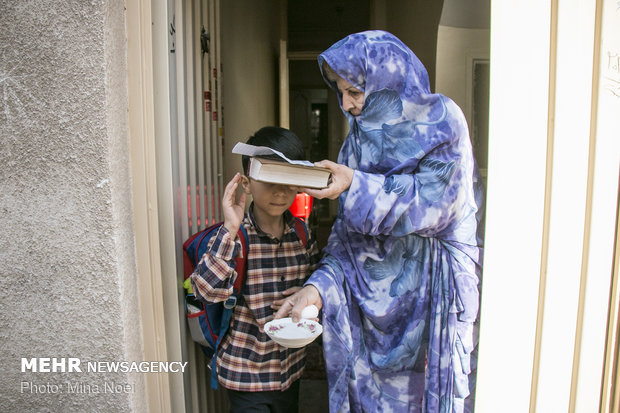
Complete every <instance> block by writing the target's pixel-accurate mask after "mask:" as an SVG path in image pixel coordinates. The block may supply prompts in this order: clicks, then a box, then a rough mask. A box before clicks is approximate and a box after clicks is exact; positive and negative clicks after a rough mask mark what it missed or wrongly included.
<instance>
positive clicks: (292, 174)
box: [232, 143, 331, 189]
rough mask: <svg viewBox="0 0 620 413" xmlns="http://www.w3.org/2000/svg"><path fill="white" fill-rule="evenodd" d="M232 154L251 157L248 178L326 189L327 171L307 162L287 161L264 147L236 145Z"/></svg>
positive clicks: (282, 156)
mask: <svg viewBox="0 0 620 413" xmlns="http://www.w3.org/2000/svg"><path fill="white" fill-rule="evenodd" d="M232 152H233V153H237V154H240V155H247V156H250V157H251V159H250V166H249V168H248V176H249V177H250V178H252V179H255V180H257V181H261V182H268V183H274V184H281V185H292V186H300V187H303V188H317V189H321V188H325V187H327V185H328V183H329V178H330V176H331V171H330V170H329V169H326V168H319V167H317V166H314V164H313V163H312V162H308V161H297V160H291V159H288V158H287V157H286V156H284V155H283V154H282V153H280V152H278V151H276V150H273V149H271V148H267V147H264V146H253V145H248V144H245V143H237V144H236V145H235V147H234V148H233V150H232ZM261 155H262V156H266V155H277V156H278V157H279V158H280V159H281V160H275V159H266V158H264V157H261Z"/></svg>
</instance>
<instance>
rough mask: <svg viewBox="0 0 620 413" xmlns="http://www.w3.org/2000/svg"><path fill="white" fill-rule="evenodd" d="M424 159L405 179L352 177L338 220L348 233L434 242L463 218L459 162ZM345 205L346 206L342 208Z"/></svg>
mask: <svg viewBox="0 0 620 413" xmlns="http://www.w3.org/2000/svg"><path fill="white" fill-rule="evenodd" d="M440 159H441V157H438V158H435V159H432V158H430V157H426V158H424V159H422V160H421V161H420V163H419V164H418V166H417V168H416V170H415V171H414V172H413V173H409V174H397V175H391V176H388V177H386V176H384V175H379V174H372V173H366V172H360V171H355V173H354V175H353V180H352V182H351V186H350V188H349V190H348V191H347V192H346V193H345V194H344V195H345V196H344V200H341V203H342V204H343V206H344V207H343V211H342V214H341V217H342V219H343V220H344V223H345V225H346V226H347V228H348V229H349V230H350V231H354V232H359V233H362V234H368V235H372V236H377V235H382V234H386V235H395V236H402V235H407V234H411V233H416V234H418V235H421V236H429V237H432V236H438V235H439V234H440V233H441V232H442V231H443V230H445V229H447V228H449V227H450V226H451V225H452V224H453V223H454V222H455V221H457V220H458V219H459V215H460V214H462V213H463V212H465V209H464V208H465V207H466V205H465V203H466V200H467V199H468V198H469V197H468V196H467V194H466V191H467V188H466V185H465V183H464V180H463V176H464V173H463V170H462V167H461V165H460V162H459V159H458V158H452V159H450V160H448V161H443V160H440ZM343 201H344V202H343Z"/></svg>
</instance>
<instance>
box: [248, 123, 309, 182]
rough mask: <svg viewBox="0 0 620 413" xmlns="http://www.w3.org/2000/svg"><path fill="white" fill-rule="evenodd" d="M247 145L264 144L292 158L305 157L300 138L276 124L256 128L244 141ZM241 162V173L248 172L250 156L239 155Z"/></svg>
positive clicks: (277, 157) (274, 157) (273, 157)
mask: <svg viewBox="0 0 620 413" xmlns="http://www.w3.org/2000/svg"><path fill="white" fill-rule="evenodd" d="M246 143H247V144H248V145H254V146H266V147H268V148H271V149H275V150H276V151H278V152H281V153H282V154H283V155H284V156H286V157H287V158H289V159H292V160H301V159H306V153H305V150H304V145H303V144H302V143H301V140H299V138H298V137H297V135H295V134H294V133H293V132H291V131H290V130H288V129H284V128H279V127H277V126H265V127H264V128H262V129H260V130H258V131H257V132H256V133H255V134H254V135H253V136H250V138H249V139H248V141H247V142H246ZM261 157H263V158H272V159H281V158H280V157H279V156H277V155H272V156H261ZM241 163H242V164H243V173H244V174H246V175H247V174H248V167H249V165H250V157H249V156H246V155H243V156H242V157H241Z"/></svg>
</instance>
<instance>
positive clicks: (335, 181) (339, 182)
mask: <svg viewBox="0 0 620 413" xmlns="http://www.w3.org/2000/svg"><path fill="white" fill-rule="evenodd" d="M314 166H320V167H322V168H327V169H329V170H330V171H332V180H331V182H330V184H329V185H328V186H327V188H324V189H312V188H300V190H301V191H303V192H305V193H307V194H308V195H310V196H313V197H315V198H318V199H323V198H329V199H336V198H338V197H339V196H340V194H341V193H343V192H344V191H346V190H347V189H349V187H350V186H351V181H352V180H353V172H354V171H353V169H351V168H349V167H348V166H345V165H341V164H339V163H335V162H332V161H328V160H324V161H321V162H316V163H315V164H314Z"/></svg>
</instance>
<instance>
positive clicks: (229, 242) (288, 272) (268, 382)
mask: <svg viewBox="0 0 620 413" xmlns="http://www.w3.org/2000/svg"><path fill="white" fill-rule="evenodd" d="M247 143H248V144H250V145H256V146H267V147H270V148H272V149H275V150H277V151H279V152H282V153H283V154H284V155H285V156H286V157H287V158H289V159H305V153H304V148H303V145H302V143H301V141H300V140H299V138H298V137H297V136H296V135H295V134H294V133H293V132H291V131H289V130H287V129H283V128H278V127H265V128H262V129H260V130H259V131H258V132H256V133H255V134H254V136H252V137H250V139H248V141H247ZM242 163H243V170H244V173H245V174H246V175H247V170H248V164H249V158H248V157H247V156H243V158H242ZM239 185H241V186H242V188H243V192H242V193H241V195H240V197H239V199H238V200H236V196H235V192H236V189H237V188H238V186H239ZM248 194H249V195H252V198H253V202H252V204H251V205H250V208H249V210H248V212H247V213H246V214H244V211H245V199H246V195H248ZM296 194H297V191H296V189H295V188H292V187H289V186H284V185H275V184H268V183H263V182H258V181H255V180H253V179H250V178H248V177H247V176H245V175H243V176H242V175H240V174H236V175H235V177H234V178H233V179H232V180H231V181H230V182H229V183H228V185H226V189H225V190H224V195H223V198H222V211H223V214H224V223H223V225H222V226H221V227H220V229H219V230H218V232H217V233H216V234H214V235H213V237H212V238H211V240H210V241H209V246H208V248H207V252H206V253H205V254H204V256H203V257H202V259H201V260H200V262H199V264H198V265H197V266H196V270H195V271H194V273H193V274H192V275H191V283H192V288H193V290H194V293H195V294H196V297H198V298H200V299H202V300H204V301H207V302H219V301H224V300H226V299H227V298H228V297H229V296H230V294H231V293H232V285H233V282H234V280H235V278H236V276H237V273H236V272H235V271H234V268H233V264H234V257H235V256H236V254H237V253H238V252H239V249H240V243H239V241H236V238H237V233H238V230H239V227H240V225H243V226H244V227H245V229H246V231H247V234H248V257H247V268H246V274H247V275H246V282H245V287H244V288H243V292H242V296H241V298H240V299H239V300H238V301H237V305H236V307H235V308H234V310H233V316H232V320H231V327H230V328H229V330H228V334H227V335H226V336H225V338H224V339H223V340H222V343H221V346H220V348H219V349H218V351H217V355H216V357H217V371H218V379H219V383H220V384H221V385H222V386H224V387H225V388H226V389H227V390H228V391H227V393H228V395H229V400H230V408H231V412H246V411H249V410H252V411H265V412H268V411H270V412H296V411H297V406H298V396H299V378H300V377H301V375H302V373H303V368H304V363H305V350H304V349H303V348H301V349H288V348H284V347H281V346H280V345H278V344H277V343H276V342H274V341H272V340H271V339H270V338H269V337H268V336H267V334H265V332H264V331H263V325H264V324H265V323H266V322H268V321H270V320H271V319H272V318H273V314H274V313H275V310H274V308H276V307H277V306H278V302H279V300H282V299H283V298H284V297H286V296H288V295H290V294H292V293H293V292H295V291H297V290H299V289H300V287H301V286H302V285H303V283H304V282H305V280H306V279H307V278H308V276H309V275H310V273H311V272H312V271H313V270H314V269H315V267H316V264H317V262H318V259H319V251H318V248H317V244H316V241H315V240H314V238H313V237H311V236H310V233H309V231H308V236H307V237H306V239H307V240H308V241H307V243H306V245H304V244H303V242H302V241H301V240H300V238H299V236H298V234H297V231H296V230H295V218H294V217H293V215H292V214H291V212H290V211H289V210H288V208H289V207H290V206H291V204H292V203H293V201H294V199H295V195H296ZM277 301H278V302H277Z"/></svg>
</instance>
